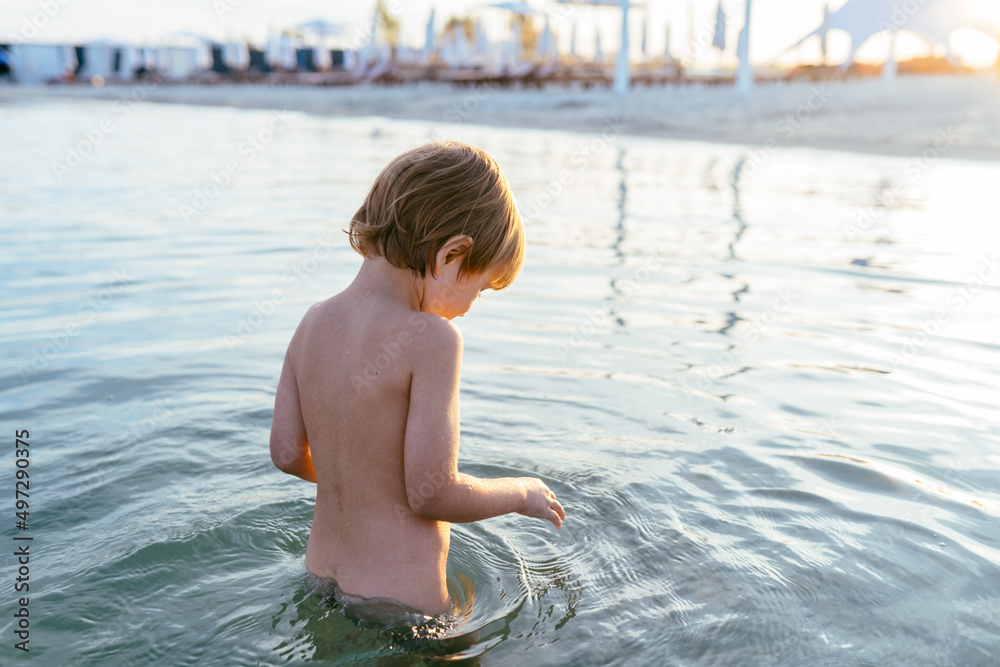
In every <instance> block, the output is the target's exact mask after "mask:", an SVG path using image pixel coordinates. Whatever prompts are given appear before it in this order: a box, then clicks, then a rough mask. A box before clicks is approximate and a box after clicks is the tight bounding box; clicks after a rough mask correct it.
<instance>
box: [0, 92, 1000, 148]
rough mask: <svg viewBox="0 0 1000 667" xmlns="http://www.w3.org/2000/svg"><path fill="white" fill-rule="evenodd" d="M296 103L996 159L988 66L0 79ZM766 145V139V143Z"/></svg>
mask: <svg viewBox="0 0 1000 667" xmlns="http://www.w3.org/2000/svg"><path fill="white" fill-rule="evenodd" d="M140 92H141V93H142V94H143V95H144V98H143V99H144V100H145V101H149V102H156V103H163V104H191V105H204V106H229V107H236V108H246V109H277V110H288V111H300V112H305V113H310V114H316V115H321V116H331V117H352V116H380V117H384V118H391V119H399V120H419V121H429V122H438V123H443V124H446V125H463V124H470V125H472V124H476V125H493V126H501V127H521V128H533V129H541V130H547V129H555V130H568V131H576V132H583V133H600V132H602V131H603V130H604V129H605V128H606V127H607V126H608V124H609V122H612V121H614V122H615V123H616V124H618V125H619V126H620V128H621V130H620V131H621V133H622V134H626V135H632V136H639V137H643V136H646V137H656V138H663V139H675V140H696V141H707V142H718V143H726V144H737V145H746V146H750V147H761V148H764V149H768V150H776V149H777V148H778V147H805V148H820V149H832V150H838V151H850V152H855V153H869V154H877V155H888V156H897V157H914V156H918V155H920V154H921V153H922V152H923V151H924V150H926V149H928V148H930V147H932V146H934V145H935V142H938V143H939V144H940V140H941V136H942V135H946V136H948V137H950V140H951V141H952V142H953V143H952V144H951V145H950V147H949V148H948V150H947V153H948V156H949V157H954V158H964V159H973V160H1000V79H998V77H997V76H996V75H995V74H993V73H991V72H982V73H976V74H968V75H911V76H900V77H899V78H898V79H897V80H896V81H895V82H884V81H883V80H881V79H880V78H873V79H851V80H833V81H820V82H807V81H796V82H769V83H760V84H758V85H757V86H756V88H755V90H754V92H753V94H752V95H751V96H750V97H749V98H747V99H743V98H740V97H739V96H738V95H737V93H736V91H735V90H733V89H732V88H731V87H709V86H703V85H667V86H663V87H656V88H636V89H633V90H632V91H631V92H630V93H629V95H627V96H624V97H621V96H616V95H615V94H614V93H612V92H611V91H608V90H603V89H601V90H596V89H591V90H566V89H560V88H547V89H542V90H534V89H528V90H522V89H496V88H492V89H491V88H486V87H479V88H455V87H452V86H450V85H448V84H438V83H423V84H418V85H406V86H400V87H378V86H369V85H362V86H352V87H317V86H308V85H270V84H240V85H236V84H218V85H197V84H174V83H169V84H152V83H147V84H143V83H132V84H115V85H107V86H104V87H101V88H96V87H93V86H89V85H84V84H71V85H57V86H37V87H32V86H18V85H14V86H3V87H0V103H3V102H7V101H11V100H17V99H25V98H33V99H39V98H60V99H96V100H101V99H104V100H120V99H123V98H125V99H128V98H129V97H130V96H137V95H138V94H139V93H140ZM769 146H770V147H771V148H768V147H769Z"/></svg>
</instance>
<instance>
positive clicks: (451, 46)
mask: <svg viewBox="0 0 1000 667" xmlns="http://www.w3.org/2000/svg"><path fill="white" fill-rule="evenodd" d="M438 56H439V57H440V58H441V62H443V63H444V64H445V65H447V66H448V67H454V66H455V64H456V63H455V61H456V58H455V36H454V35H452V34H451V33H450V32H447V31H445V32H443V33H441V47H440V48H439V50H438Z"/></svg>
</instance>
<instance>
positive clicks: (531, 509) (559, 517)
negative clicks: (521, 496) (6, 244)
mask: <svg viewBox="0 0 1000 667" xmlns="http://www.w3.org/2000/svg"><path fill="white" fill-rule="evenodd" d="M518 481H520V482H521V483H522V484H524V490H525V492H526V493H525V495H526V496H527V499H526V501H525V503H524V509H523V510H521V511H520V512H518V514H523V515H524V516H531V517H535V518H536V519H546V520H548V521H551V522H552V525H553V526H555V527H556V528H560V527H561V526H562V522H563V519H565V518H566V511H565V510H564V509H563V508H562V505H560V504H559V501H558V500H556V494H554V493H552V491H550V490H549V487H547V486H545V483H544V482H542V480H540V479H536V478H534V477H521V478H519V480H518Z"/></svg>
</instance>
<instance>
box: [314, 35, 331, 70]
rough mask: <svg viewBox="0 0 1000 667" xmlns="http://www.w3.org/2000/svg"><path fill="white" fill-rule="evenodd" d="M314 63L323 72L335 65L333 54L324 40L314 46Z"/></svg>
mask: <svg viewBox="0 0 1000 667" xmlns="http://www.w3.org/2000/svg"><path fill="white" fill-rule="evenodd" d="M313 65H315V66H316V69H318V70H320V71H323V72H325V71H326V70H328V69H331V68H332V67H333V55H332V54H331V53H330V49H328V48H326V45H325V44H324V43H323V42H320V43H319V44H317V45H316V46H314V47H313Z"/></svg>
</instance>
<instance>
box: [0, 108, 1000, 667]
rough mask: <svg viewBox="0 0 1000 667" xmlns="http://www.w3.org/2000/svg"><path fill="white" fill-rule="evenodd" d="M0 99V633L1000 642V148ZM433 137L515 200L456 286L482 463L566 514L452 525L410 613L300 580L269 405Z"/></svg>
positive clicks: (817, 649) (647, 648) (130, 641)
mask: <svg viewBox="0 0 1000 667" xmlns="http://www.w3.org/2000/svg"><path fill="white" fill-rule="evenodd" d="M4 100H5V101H4V102H3V103H2V104H0V155H2V158H0V212H2V213H0V307H2V313H3V317H2V328H0V417H2V419H0V422H2V424H3V430H4V433H5V436H4V437H5V439H6V441H5V442H4V443H3V450H2V451H3V455H2V466H3V470H2V471H0V479H2V480H4V481H3V485H4V488H3V489H2V491H0V495H2V496H3V497H4V498H6V500H5V501H4V503H3V507H4V508H5V511H6V514H4V518H3V520H2V522H0V524H2V531H3V535H2V539H3V543H2V544H0V552H2V553H3V554H4V556H3V558H2V562H3V572H4V574H3V577H2V579H0V608H2V609H3V613H2V615H0V638H2V646H0V656H2V658H0V662H2V663H3V664H8V663H12V662H14V661H16V660H18V659H21V658H24V659H26V660H25V661H28V660H31V661H33V662H32V664H35V665H43V664H44V665H101V666H103V665H147V664H148V665H237V664H239V665H278V664H300V663H313V662H315V663H324V664H352V665H382V664H386V665H397V664H398V665H410V664H423V661H427V662H428V663H430V662H433V661H434V660H439V659H450V660H461V659H463V658H475V657H476V656H479V657H480V660H481V661H482V663H483V664H494V665H524V664H530V665H563V664H571V665H795V666H797V665H907V666H916V665H954V666H956V667H965V666H969V665H996V664H997V660H998V658H997V657H996V656H997V655H998V654H1000V525H998V521H1000V474H998V473H1000V415H998V411H997V406H998V405H1000V388H998V386H1000V385H998V381H1000V374H998V371H1000V287H998V286H1000V265H998V263H997V262H998V254H1000V227H998V225H997V211H998V210H1000V189H998V184H1000V162H998V163H986V162H980V163H972V162H962V161H958V160H951V159H950V158H949V157H948V155H947V147H944V148H943V149H942V150H941V151H938V150H930V151H928V152H927V153H926V154H924V155H919V156H914V158H913V159H911V160H906V159H898V158H886V157H873V156H861V155H853V154H847V153H836V152H825V151H819V150H801V149H785V148H781V147H780V139H781V136H780V135H779V136H778V137H777V138H778V139H779V147H778V149H777V150H775V151H773V152H772V153H770V154H768V153H767V152H765V151H762V150H761V149H754V148H752V147H739V146H722V145H710V144H702V143H683V142H669V141H658V140H649V139H639V138H634V137H627V136H625V135H624V134H621V133H622V132H624V131H627V128H623V127H619V126H616V124H615V123H614V122H613V121H611V120H609V125H608V128H607V130H606V131H605V132H604V134H603V136H602V135H600V134H595V135H583V134H571V133H560V132H536V131H530V130H509V129H495V128H485V127H478V126H475V125H460V124H446V123H442V124H432V123H407V122H399V121H388V120H382V119H377V118H360V119H353V120H343V119H339V120H338V119H326V118H318V117H310V116H307V115H302V114H290V115H288V116H286V117H280V116H275V114H274V113H272V112H268V111H247V110H233V109H225V108H198V107H188V106H165V105H163V106H160V105H152V104H143V103H137V104H134V105H128V104H126V105H122V104H119V105H118V106H117V107H115V106H113V105H112V104H111V103H109V102H98V101H65V102H61V101H51V100H49V101H33V100H30V99H18V97H17V96H16V93H15V92H13V91H11V89H8V92H7V93H6V94H5V98H4ZM126 112H127V113H126ZM108 128H110V129H108ZM439 137H449V138H458V139H462V140H465V141H468V142H472V143H475V144H478V145H480V146H482V147H483V148H484V149H486V150H487V151H488V152H490V153H491V154H492V155H494V156H495V157H496V159H497V160H498V161H499V162H500V164H501V166H502V167H503V168H504V170H505V171H506V173H507V176H508V178H509V180H510V183H511V185H512V187H513V189H514V191H515V193H516V194H517V197H518V200H519V203H520V206H521V208H522V210H523V211H524V214H525V217H526V219H527V223H526V224H527V229H528V235H529V252H528V260H527V265H526V267H525V269H524V271H523V273H522V274H521V276H520V278H519V279H518V280H517V282H516V283H515V284H514V285H513V286H512V287H511V288H509V289H508V290H506V291H503V292H500V293H486V294H485V295H484V297H483V299H482V300H481V301H480V302H478V303H477V305H476V306H475V307H474V308H473V310H472V312H471V313H470V314H469V315H468V316H466V317H465V318H462V319H461V320H458V321H457V322H458V324H459V326H460V327H461V329H462V331H463V334H464V337H465V344H466V350H465V364H464V368H463V373H462V436H463V443H462V450H461V468H462V469H463V470H464V471H466V472H469V473H472V474H475V475H482V476H504V475H537V476H540V477H541V478H543V479H544V480H545V481H546V482H547V483H548V484H549V486H551V487H552V489H553V490H554V491H555V492H556V493H557V494H558V496H559V498H560V499H561V500H562V502H563V504H564V505H565V507H566V511H567V514H568V518H567V520H566V523H565V525H564V527H563V529H562V530H561V531H555V530H553V529H552V528H551V526H549V525H548V524H547V523H543V522H541V521H538V520H531V519H527V518H525V517H520V516H513V517H502V518H497V519H492V520H489V521H484V522H481V523H478V524H470V525H455V526H453V528H452V534H453V542H452V551H451V556H450V560H449V567H448V570H449V577H450V579H451V581H452V583H453V585H454V589H455V596H456V598H457V599H458V601H459V602H460V604H461V605H462V608H463V611H462V612H461V615H460V622H459V626H458V628H457V629H456V630H455V631H454V632H453V633H452V636H448V637H444V638H440V639H437V640H424V641H401V640H399V638H396V637H389V636H386V635H385V634H382V633H380V632H379V631H376V630H372V629H364V628H358V627H356V626H355V625H353V624H352V622H351V621H349V620H348V619H346V618H345V617H344V616H343V615H342V614H341V613H340V611H339V610H338V609H336V608H333V607H331V606H328V605H326V604H324V603H323V602H322V601H321V600H319V599H317V598H316V597H314V596H311V595H310V594H309V593H308V590H307V588H306V586H305V584H304V582H303V578H302V574H303V565H302V562H303V557H304V553H305V545H306V539H307V536H308V532H309V526H310V521H311V518H312V507H313V502H314V496H315V487H314V486H312V485H310V484H308V483H305V482H303V481H300V480H298V479H295V478H292V477H289V476H286V475H283V474H282V473H280V472H278V471H277V470H276V469H275V468H274V467H273V466H272V465H271V462H270V460H269V456H268V431H269V428H270V422H271V411H272V401H273V395H274V390H275V386H276V384H277V379H278V374H279V371H280V368H281V360H282V356H283V354H284V351H285V347H286V345H287V343H288V340H289V338H290V336H291V334H292V332H293V330H294V327H295V326H296V324H297V323H298V321H299V319H300V318H301V316H302V314H303V313H304V311H305V310H306V309H307V308H308V307H309V305H311V304H312V303H314V302H316V301H318V300H321V299H324V298H326V297H328V296H330V295H332V294H334V293H336V292H338V291H339V290H341V289H342V288H343V287H345V286H346V285H347V284H348V282H349V281H350V280H351V279H352V278H353V276H354V273H355V272H356V270H357V268H358V266H359V263H360V259H359V258H358V257H357V256H356V255H355V254H354V253H353V252H352V251H351V250H350V248H349V246H348V245H347V242H346V237H345V235H344V234H343V232H341V231H340V230H341V229H343V228H345V227H346V225H347V222H348V220H349V217H350V216H351V214H352V213H353V212H354V211H355V210H356V209H357V207H358V205H359V204H360V202H361V199H362V197H363V196H364V194H365V192H366V190H367V188H368V186H369V185H370V183H371V181H372V179H373V178H374V177H375V175H376V174H377V172H378V171H379V170H380V169H381V167H382V166H384V165H385V164H386V162H388V161H389V160H390V159H391V158H392V157H394V156H396V155H397V154H398V153H400V152H402V151H404V150H406V149H409V148H410V147H413V146H415V145H417V144H419V143H422V142H424V141H426V140H429V139H432V138H439ZM15 429H28V430H30V434H31V437H30V443H31V444H30V447H31V455H30V468H29V470H30V482H31V488H30V494H31V495H30V522H29V523H30V527H29V530H27V531H19V530H17V529H16V528H15V526H14V523H15V517H14V488H13V487H14V470H15V468H14V466H15V458H14V431H15ZM15 535H21V536H24V535H30V536H32V537H33V538H34V539H33V541H32V542H31V564H30V570H31V573H30V587H31V588H30V619H31V626H30V627H31V635H30V648H31V653H30V655H21V654H20V652H19V651H16V650H14V648H13V644H14V642H15V641H16V637H15V635H14V634H13V633H14V630H15V629H16V628H15V623H14V619H13V616H12V614H13V612H14V611H15V604H16V598H17V597H18V596H19V594H16V593H15V591H14V585H15V581H14V579H15V576H14V572H15V563H14V559H13V557H12V555H11V554H12V552H13V550H14V545H15V542H14V540H13V537H14V536H15ZM434 656H437V657H434Z"/></svg>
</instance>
